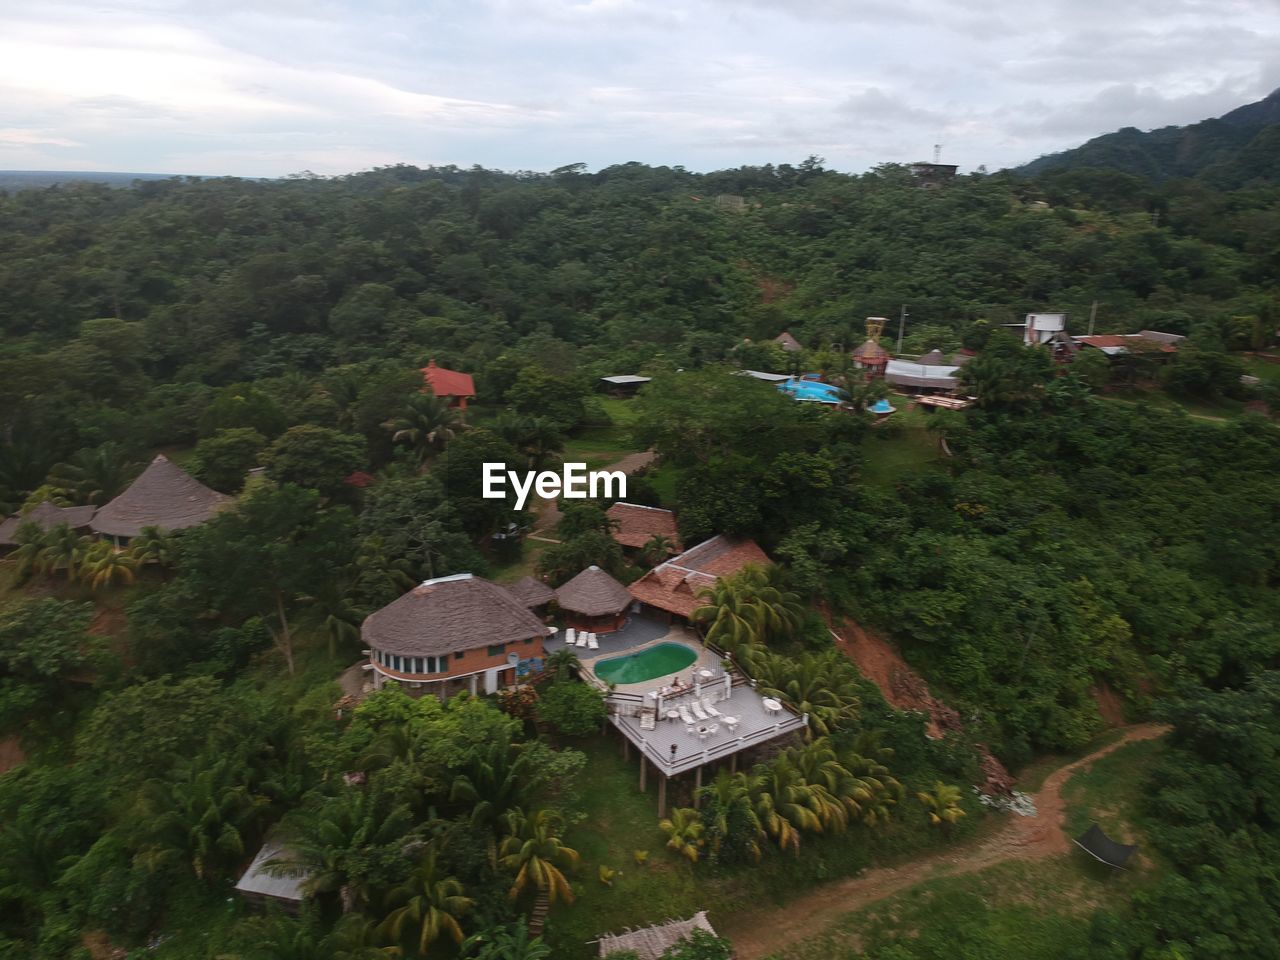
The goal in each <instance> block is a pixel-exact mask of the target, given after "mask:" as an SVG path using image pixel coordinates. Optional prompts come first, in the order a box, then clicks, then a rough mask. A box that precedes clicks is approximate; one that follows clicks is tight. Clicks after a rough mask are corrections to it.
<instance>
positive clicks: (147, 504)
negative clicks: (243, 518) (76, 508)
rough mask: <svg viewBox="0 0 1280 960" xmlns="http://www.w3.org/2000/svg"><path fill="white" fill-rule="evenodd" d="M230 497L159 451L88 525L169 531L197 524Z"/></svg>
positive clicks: (115, 531)
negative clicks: (205, 483)
mask: <svg viewBox="0 0 1280 960" xmlns="http://www.w3.org/2000/svg"><path fill="white" fill-rule="evenodd" d="M232 499H234V498H232V497H229V496H227V495H226V494H225V493H219V492H218V491H217V490H210V489H209V488H208V487H206V486H205V485H204V484H203V483H201V482H200V481H199V480H197V479H196V478H195V477H193V476H191V474H189V473H187V471H185V470H183V469H182V468H181V467H179V466H178V465H177V464H174V463H171V462H170V461H169V458H168V457H166V456H164V455H163V454H161V455H159V456H157V457H156V458H155V459H154V460H152V461H151V465H150V466H148V467H147V469H145V470H143V471H142V475H141V476H139V477H138V479H137V480H135V481H133V483H131V484H129V489H128V490H126V491H125V492H124V493H122V494H120V496H118V497H116V498H115V499H114V500H112V501H111V502H110V503H108V504H107V505H106V506H105V507H103V508H102V509H101V510H99V511H98V513H97V515H96V516H94V518H93V522H92V523H91V524H90V525H89V526H90V528H91V529H92V530H94V531H95V532H97V533H103V534H106V535H107V536H109V537H136V536H137V535H138V534H140V533H141V532H142V529H143V528H144V527H158V528H159V529H161V530H164V531H165V532H167V533H172V532H173V531H175V530H185V529H187V528H188V527H195V526H199V525H200V524H202V523H204V522H205V521H206V520H208V519H209V518H210V517H212V516H213V515H214V514H215V513H217V512H218V511H219V510H221V509H222V508H223V507H225V506H226V505H227V504H229V503H230V502H231V501H232Z"/></svg>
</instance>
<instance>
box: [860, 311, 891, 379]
mask: <svg viewBox="0 0 1280 960" xmlns="http://www.w3.org/2000/svg"><path fill="white" fill-rule="evenodd" d="M888 322H889V321H888V320H886V319H885V318H884V317H867V339H866V340H865V341H864V342H863V343H862V344H861V345H860V346H858V347H856V348H854V351H853V353H852V354H851V356H852V357H853V362H854V363H856V364H857V365H858V366H859V367H861V368H862V369H863V370H865V371H866V376H867V379H868V380H870V379H873V378H875V377H882V376H884V368H885V365H886V364H888V362H889V359H890V354H889V351H888V350H886V349H885V348H884V347H882V346H880V335H881V334H882V333H884V325H885V324H886V323H888Z"/></svg>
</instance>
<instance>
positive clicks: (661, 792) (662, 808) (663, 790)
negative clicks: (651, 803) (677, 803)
mask: <svg viewBox="0 0 1280 960" xmlns="http://www.w3.org/2000/svg"><path fill="white" fill-rule="evenodd" d="M666 815H667V778H666V777H662V778H661V779H660V780H659V781H658V817H659V818H661V817H665V816H666Z"/></svg>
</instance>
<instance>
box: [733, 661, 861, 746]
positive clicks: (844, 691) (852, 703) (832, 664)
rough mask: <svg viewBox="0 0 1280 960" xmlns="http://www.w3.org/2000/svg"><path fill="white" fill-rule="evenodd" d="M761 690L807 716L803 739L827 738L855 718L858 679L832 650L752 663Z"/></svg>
mask: <svg viewBox="0 0 1280 960" xmlns="http://www.w3.org/2000/svg"><path fill="white" fill-rule="evenodd" d="M751 666H752V668H753V669H754V671H755V674H756V678H757V680H758V681H759V683H760V688H761V690H762V691H763V692H764V693H765V694H767V695H768V696H771V697H779V698H781V699H783V700H786V701H787V702H788V703H790V704H791V705H792V706H793V707H794V708H795V709H796V710H797V711H798V712H800V713H807V714H808V715H809V726H808V728H807V729H806V730H805V736H806V737H807V738H812V737H813V736H814V735H815V734H816V735H817V736H820V737H825V736H829V735H830V734H831V733H832V732H834V731H836V730H839V729H840V728H841V727H844V726H847V725H848V724H850V723H852V722H853V721H854V720H857V718H858V712H859V709H860V707H861V700H860V699H859V697H858V688H859V678H858V674H857V671H856V670H855V669H854V667H853V665H852V664H851V663H849V661H848V660H846V659H845V658H844V657H843V656H842V655H841V654H839V653H838V652H836V651H835V650H828V651H825V652H824V653H805V654H802V655H801V656H800V657H799V658H798V659H794V660H793V659H791V658H789V657H783V656H780V655H778V654H763V655H759V656H755V657H754V658H753V659H752V661H751Z"/></svg>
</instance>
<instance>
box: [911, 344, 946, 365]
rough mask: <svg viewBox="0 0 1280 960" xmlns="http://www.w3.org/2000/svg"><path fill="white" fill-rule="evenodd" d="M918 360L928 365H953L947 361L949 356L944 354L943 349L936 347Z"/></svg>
mask: <svg viewBox="0 0 1280 960" xmlns="http://www.w3.org/2000/svg"><path fill="white" fill-rule="evenodd" d="M916 362H917V363H922V364H924V365H925V366H926V367H949V366H951V364H949V363H947V358H946V357H944V356H943V355H942V351H941V350H939V349H937V348H936V347H935V348H934V349H933V350H930V351H929V352H928V353H926V354H925V355H924V356H923V357H921V358H920V359H919V360H917V361H916Z"/></svg>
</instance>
